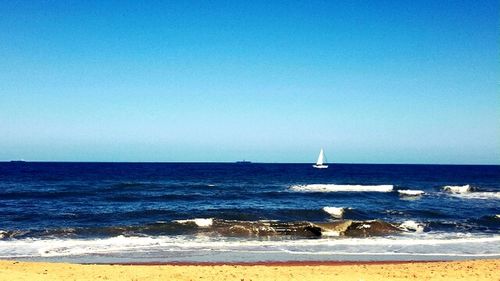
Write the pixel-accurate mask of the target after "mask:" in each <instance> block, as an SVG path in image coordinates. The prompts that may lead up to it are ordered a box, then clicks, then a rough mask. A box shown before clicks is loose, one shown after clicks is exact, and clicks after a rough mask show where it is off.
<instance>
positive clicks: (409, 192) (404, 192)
mask: <svg viewBox="0 0 500 281" xmlns="http://www.w3.org/2000/svg"><path fill="white" fill-rule="evenodd" d="M398 193H399V195H403V196H420V195H424V194H425V192H424V191H423V190H416V189H400V190H398Z"/></svg>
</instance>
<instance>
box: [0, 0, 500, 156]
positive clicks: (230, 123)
mask: <svg viewBox="0 0 500 281" xmlns="http://www.w3.org/2000/svg"><path fill="white" fill-rule="evenodd" d="M499 13H500V3H499V1H345V2H343V3H341V1H233V0H230V1H184V0H183V1H115V2H113V1H13V0H12V1H10V0H0V160H11V159H26V160H46V161H53V160H63V161H235V160H241V159H247V160H252V161H260V162H314V161H315V160H316V157H317V153H318V152H319V149H320V148H321V147H323V148H324V149H325V153H326V155H327V157H328V160H329V161H330V162H351V163H455V164H460V163H474V164H476V163H483V164H487V163H496V164H500V87H499V86H500V83H499V82H500V40H499V39H500V15H499Z"/></svg>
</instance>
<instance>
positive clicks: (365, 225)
mask: <svg viewBox="0 0 500 281" xmlns="http://www.w3.org/2000/svg"><path fill="white" fill-rule="evenodd" d="M401 231H402V230H401V229H399V228H398V227H396V226H394V225H392V224H390V223H387V222H383V221H364V222H353V223H352V224H351V225H350V226H349V227H348V228H347V230H346V231H345V232H344V235H345V236H348V237H370V236H383V235H389V234H394V233H400V232H401Z"/></svg>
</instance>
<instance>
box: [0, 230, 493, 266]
mask: <svg viewBox="0 0 500 281" xmlns="http://www.w3.org/2000/svg"><path fill="white" fill-rule="evenodd" d="M203 252H205V253H207V252H210V253H211V254H210V255H216V254H218V253H223V252H231V253H232V255H238V253H258V254H259V255H262V254H265V253H269V254H272V253H283V254H287V255H290V254H292V255H293V254H302V255H322V254H324V255H336V254H344V255H391V254H392V255H411V256H418V255H425V256H430V255H436V256H476V257H491V256H494V257H498V256H500V236H499V235H495V236H489V237H482V236H471V235H467V234H460V233H458V234H446V235H442V234H432V235H429V234H414V235H411V236H408V237H403V238H398V239H395V238H391V237H388V238H373V239H359V238H347V239H342V238H340V239H339V238H325V239H320V240H317V239H313V240H311V239H300V240H240V239H236V240H223V239H220V238H207V237H192V236H177V237H172V236H156V237H126V236H117V237H111V238H102V239H94V240H88V239H45V240H42V239H24V240H12V241H0V258H23V257H25V258H37V257H38V258H47V257H78V256H87V257H89V256H92V255H94V256H95V255H99V256H103V255H104V256H110V257H112V256H115V257H116V256H122V257H133V256H134V255H141V253H148V255H151V256H153V257H154V256H156V257H159V256H161V257H164V258H165V260H168V259H171V260H178V259H180V258H182V257H183V256H188V258H189V255H192V256H196V255H200V253H203ZM205 255H206V254H205Z"/></svg>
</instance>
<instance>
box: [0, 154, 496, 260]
mask: <svg viewBox="0 0 500 281" xmlns="http://www.w3.org/2000/svg"><path fill="white" fill-rule="evenodd" d="M408 190H410V191H408ZM499 257H500V166H482V165H395V164H394V165H372V164H330V167H329V168H328V169H314V168H312V166H311V164H261V163H55V162H54V163H52V162H2V163H0V259H16V260H40V261H69V262H111V263H113V262H116V263H129V262H138V263H139V262H220V261H223V262H245V261H249V262H256V261H297V260H307V261H314V260H322V261H329V260H339V261H348V260H355V261H360V260H362V261H366V260H456V259H469V258H499Z"/></svg>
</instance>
